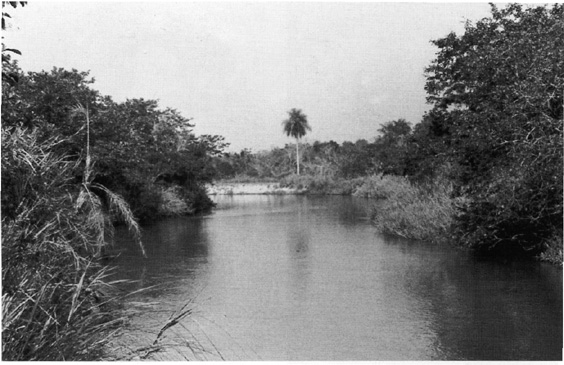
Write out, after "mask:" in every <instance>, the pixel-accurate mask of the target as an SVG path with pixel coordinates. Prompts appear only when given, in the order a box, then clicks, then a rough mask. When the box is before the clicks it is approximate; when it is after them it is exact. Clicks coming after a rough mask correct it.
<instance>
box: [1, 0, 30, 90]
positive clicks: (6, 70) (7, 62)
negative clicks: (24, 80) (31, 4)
mask: <svg viewBox="0 0 564 365" xmlns="http://www.w3.org/2000/svg"><path fill="white" fill-rule="evenodd" d="M18 4H19V5H20V6H21V7H24V6H25V5H26V4H27V1H2V32H4V31H5V30H6V28H7V24H6V18H11V16H10V14H9V13H7V12H5V11H4V7H5V6H6V5H10V6H11V7H13V8H17V7H18ZM3 39H4V36H2V40H3ZM10 53H15V54H18V55H21V54H22V53H21V52H20V51H19V50H17V49H14V48H6V46H5V45H4V42H2V83H7V84H8V85H10V86H13V85H15V84H17V83H18V81H19V77H20V75H19V73H18V72H17V68H14V66H13V64H12V62H11V57H10Z"/></svg>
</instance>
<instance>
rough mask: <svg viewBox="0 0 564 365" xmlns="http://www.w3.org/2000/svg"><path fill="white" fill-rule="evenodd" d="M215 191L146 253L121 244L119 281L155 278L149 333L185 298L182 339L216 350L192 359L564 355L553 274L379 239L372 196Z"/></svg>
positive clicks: (149, 233)
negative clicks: (209, 208)
mask: <svg viewBox="0 0 564 365" xmlns="http://www.w3.org/2000/svg"><path fill="white" fill-rule="evenodd" d="M216 199H217V200H218V209H217V210H216V211H215V213H214V214H212V215H210V216H206V217H198V218H175V219H170V220H166V221H163V222H159V223H158V224H155V225H154V226H151V227H147V228H146V229H145V236H144V239H145V242H146V245H147V253H148V255H149V258H148V259H143V258H141V257H140V255H139V254H138V250H137V248H136V247H135V246H134V245H133V243H132V242H128V241H127V239H126V238H125V236H124V235H122V236H121V237H118V238H117V240H121V241H125V245H126V248H127V250H126V252H125V253H124V254H123V255H122V257H120V258H119V259H118V260H117V261H116V263H117V264H118V265H119V270H118V276H120V277H123V278H130V279H136V280H139V282H138V283H137V284H136V285H137V287H142V286H149V285H155V284H158V285H159V288H158V289H157V290H155V291H152V292H150V293H149V294H147V295H145V294H143V295H141V296H138V297H136V298H134V300H132V303H133V304H132V305H135V304H134V303H135V302H138V301H149V302H158V304H156V305H155V308H153V312H148V314H147V317H143V319H142V320H141V321H140V322H139V323H138V324H139V325H140V326H144V330H145V331H148V328H149V329H150V328H153V329H155V328H156V329H158V328H159V327H158V321H166V318H167V315H168V313H167V311H172V310H174V309H177V308H178V307H179V306H181V305H182V304H184V303H185V301H186V300H194V301H195V302H196V304H197V311H196V313H195V314H194V315H193V316H192V318H191V320H192V321H193V322H194V323H195V322H197V325H194V323H191V324H189V323H184V324H183V326H184V327H182V328H181V329H179V333H178V336H179V337H180V338H188V337H189V338H195V337H198V338H199V341H202V336H203V337H204V338H205V339H207V340H206V341H207V342H208V350H210V349H215V350H217V351H218V352H221V354H222V355H221V357H219V356H215V357H214V355H213V354H211V353H209V352H208V353H206V354H204V355H201V357H200V358H199V359H202V360H206V359H210V360H218V359H221V358H225V359H228V360H253V359H262V360H443V359H448V360H457V359H460V360H462V359H465V360H474V359H479V360H497V359H504V360H510V359H520V360H528V359H535V360H540V359H560V356H561V347H562V277H561V271H559V270H558V269H555V268H553V267H547V266H544V265H539V264H536V263H529V264H526V263H511V264H508V265H500V264H497V263H493V262H483V261H477V260H476V259H475V258H473V257H472V256H471V255H469V254H468V253H466V252H461V251H458V250H454V249H452V248H450V247H445V246H437V245H430V244H426V243H422V242H414V241H408V240H401V239H395V238H390V237H384V236H382V235H379V234H378V233H377V232H376V231H375V229H374V227H372V226H371V225H370V223H369V222H368V221H367V220H366V216H367V210H366V209H367V207H368V206H369V205H370V204H373V202H371V201H369V200H363V199H354V198H350V197H305V196H235V197H233V196H232V197H216ZM123 243H124V242H121V243H120V244H123ZM155 311H157V312H158V313H161V314H155ZM159 311H160V312H159ZM161 324H162V323H161ZM194 326H195V327H194ZM200 332H201V333H200ZM194 333H200V335H201V336H195V335H194ZM215 350H214V351H215ZM210 351H211V350H210ZM211 352H213V351H211Z"/></svg>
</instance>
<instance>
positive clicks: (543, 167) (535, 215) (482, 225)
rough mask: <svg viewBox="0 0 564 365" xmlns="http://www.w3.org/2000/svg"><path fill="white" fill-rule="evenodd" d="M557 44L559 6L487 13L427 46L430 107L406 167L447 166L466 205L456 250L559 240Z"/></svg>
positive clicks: (506, 249)
mask: <svg viewBox="0 0 564 365" xmlns="http://www.w3.org/2000/svg"><path fill="white" fill-rule="evenodd" d="M563 42H564V6H563V5H562V4H555V5H553V6H552V7H550V8H549V7H544V6H536V7H531V8H524V7H523V6H522V5H519V4H513V5H509V6H507V7H506V8H505V9H502V10H499V9H497V8H496V7H495V6H494V5H492V17H491V18H486V19H483V20H481V21H479V22H477V23H476V24H475V25H472V24H469V23H468V24H467V25H466V31H465V33H464V34H463V35H461V36H457V35H455V34H449V35H448V36H447V37H445V38H442V39H439V40H436V41H434V42H433V43H434V44H435V45H436V46H437V47H438V48H439V52H438V53H437V58H436V59H435V60H434V62H433V63H432V64H431V66H430V67H429V68H428V69H427V86H426V89H427V92H428V95H429V97H428V100H429V102H430V103H431V104H432V105H433V109H432V110H431V111H430V112H429V113H428V114H427V116H426V117H425V120H424V121H423V123H422V124H421V127H420V129H419V130H418V131H416V134H417V136H416V137H415V138H414V141H413V143H414V145H415V146H424V149H423V150H420V151H419V152H422V153H421V154H417V152H414V156H417V157H414V160H417V159H422V158H424V159H426V160H427V161H426V163H427V164H429V165H435V166H437V165H441V164H442V165H443V166H445V165H446V166H445V168H448V173H449V175H450V178H451V179H452V181H453V183H454V184H455V190H456V195H457V196H465V197H467V198H468V203H467V204H465V205H464V206H463V207H462V208H461V210H460V214H459V215H457V216H456V222H455V227H454V232H455V236H456V240H457V241H458V242H459V243H460V244H462V245H464V246H468V247H472V248H475V249H479V250H484V251H488V252H498V253H502V254H504V255H505V254H510V253H515V254H517V253H525V254H537V253H539V252H541V251H542V250H543V247H545V246H546V245H547V244H548V245H550V244H549V243H548V242H554V240H553V237H555V236H557V235H560V234H561V232H562V218H563V217H562V176H563V172H562V128H563V113H562V110H563V91H564V43H563ZM417 149H418V148H415V151H417ZM425 149H426V151H425ZM425 152H427V153H425ZM441 160H442V162H441ZM412 166H414V164H413V163H412ZM435 171H437V169H436V168H435Z"/></svg>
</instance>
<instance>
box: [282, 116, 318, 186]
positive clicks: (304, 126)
mask: <svg viewBox="0 0 564 365" xmlns="http://www.w3.org/2000/svg"><path fill="white" fill-rule="evenodd" d="M288 115H289V116H290V117H289V118H288V119H286V120H284V121H283V122H282V125H283V127H284V133H286V135H287V136H288V137H289V136H292V137H294V138H295V139H296V165H297V173H298V175H299V174H300V147H299V146H300V138H302V137H303V136H305V135H306V133H307V131H311V127H310V126H309V124H308V122H307V116H306V115H305V114H303V113H302V111H301V109H295V108H293V109H292V110H290V111H289V112H288Z"/></svg>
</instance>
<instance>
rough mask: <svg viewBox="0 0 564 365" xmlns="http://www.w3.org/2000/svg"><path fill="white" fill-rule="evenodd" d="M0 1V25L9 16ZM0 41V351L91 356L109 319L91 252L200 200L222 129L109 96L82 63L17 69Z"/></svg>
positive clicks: (112, 308) (201, 205)
mask: <svg viewBox="0 0 564 365" xmlns="http://www.w3.org/2000/svg"><path fill="white" fill-rule="evenodd" d="M24 4H25V3H17V2H9V3H6V2H3V4H2V5H3V13H2V28H3V29H5V26H6V22H5V21H6V18H9V14H8V13H7V12H5V11H4V7H6V6H12V7H14V8H15V7H17V6H18V5H22V6H23V5H24ZM14 53H15V54H20V52H19V51H18V50H16V49H12V48H6V47H5V46H4V45H3V48H2V110H1V112H2V130H1V136H2V146H1V147H2V155H1V159H2V167H1V168H2V175H1V176H2V180H1V184H2V196H1V203H2V204H1V213H2V302H3V306H2V315H3V318H2V359H3V360H49V361H60V360H97V359H100V358H101V357H102V356H103V355H104V350H105V346H106V345H107V343H108V341H109V340H110V339H111V338H112V336H113V335H114V334H115V333H116V332H117V330H118V329H119V325H120V324H121V323H122V321H123V320H124V318H122V317H121V316H120V315H119V314H118V309H119V300H118V296H117V294H116V293H114V290H113V287H112V283H109V282H108V278H107V269H105V268H104V267H102V266H101V264H100V263H99V260H98V258H100V257H101V256H102V255H103V254H104V247H106V246H107V245H108V244H110V243H111V236H112V233H113V226H114V224H116V223H122V224H125V225H127V227H128V228H129V230H130V232H131V234H132V235H133V237H134V238H135V239H136V240H137V242H138V243H139V247H140V250H141V251H142V252H143V254H144V248H143V245H142V242H141V235H140V229H139V224H138V219H140V220H151V219H155V218H157V217H159V216H160V215H171V214H190V213H194V212H198V211H203V210H206V209H209V208H210V207H211V206H212V202H211V200H210V199H209V198H208V197H207V195H206V193H205V189H204V184H205V183H207V182H210V181H211V180H212V178H213V177H214V170H213V169H211V168H210V164H209V161H210V160H211V158H212V156H214V155H216V154H218V153H220V152H221V149H222V148H224V147H225V143H223V138H222V137H219V136H210V135H204V136H199V137H196V136H195V135H194V134H193V133H192V132H191V128H192V127H193V125H192V124H190V120H189V119H186V118H184V117H182V116H181V115H180V114H179V113H178V112H177V111H176V110H173V109H170V108H167V109H159V107H158V105H157V102H155V101H152V100H143V99H130V100H127V101H126V102H123V103H116V102H114V101H113V100H112V99H111V98H110V97H108V96H102V95H100V94H99V92H98V91H96V90H94V89H92V88H91V85H92V84H93V83H94V79H92V78H89V74H88V72H79V71H77V70H71V71H68V70H64V69H61V68H54V69H53V70H52V71H51V72H45V71H41V72H28V73H24V72H23V71H22V70H21V69H20V68H19V66H18V64H17V62H16V61H13V60H12V59H11V57H10V56H11V54H14Z"/></svg>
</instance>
